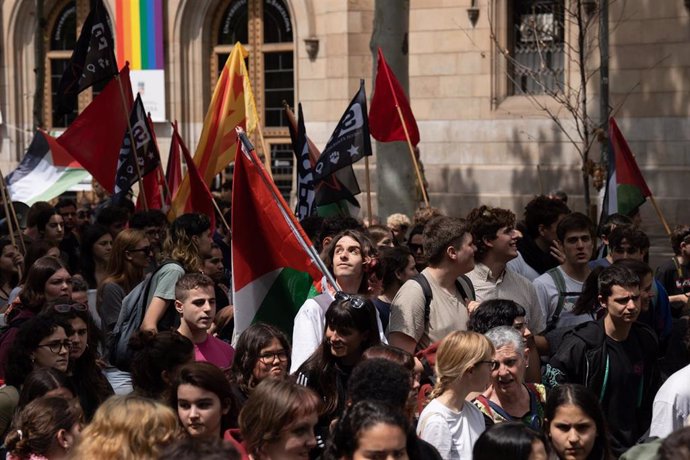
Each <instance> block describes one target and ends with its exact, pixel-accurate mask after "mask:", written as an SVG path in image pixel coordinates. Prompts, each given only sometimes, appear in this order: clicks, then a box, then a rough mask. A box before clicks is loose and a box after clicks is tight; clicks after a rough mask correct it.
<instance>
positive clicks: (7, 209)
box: [0, 173, 18, 247]
mask: <svg viewBox="0 0 690 460" xmlns="http://www.w3.org/2000/svg"><path fill="white" fill-rule="evenodd" d="M0 176H2V173H0ZM0 194H2V205H3V207H4V208H5V221H7V229H8V231H9V232H10V241H12V245H13V246H15V247H18V246H17V240H16V239H15V237H14V230H13V229H12V226H13V225H14V223H13V222H12V216H11V215H10V205H9V204H8V201H7V200H8V195H9V193H7V188H6V187H5V177H4V176H3V177H2V185H1V186H0Z"/></svg>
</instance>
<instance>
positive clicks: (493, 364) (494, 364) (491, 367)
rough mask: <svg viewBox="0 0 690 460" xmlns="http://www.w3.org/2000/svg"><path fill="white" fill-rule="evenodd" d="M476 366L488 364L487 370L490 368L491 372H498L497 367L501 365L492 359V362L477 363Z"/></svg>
mask: <svg viewBox="0 0 690 460" xmlns="http://www.w3.org/2000/svg"><path fill="white" fill-rule="evenodd" d="M477 364H488V365H489V368H490V369H491V370H492V371H495V370H498V366H500V365H501V363H499V362H498V361H496V360H495V359H492V360H490V361H477Z"/></svg>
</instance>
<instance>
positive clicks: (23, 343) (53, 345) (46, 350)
mask: <svg viewBox="0 0 690 460" xmlns="http://www.w3.org/2000/svg"><path fill="white" fill-rule="evenodd" d="M67 328H69V326H67V325H65V324H61V323H59V322H58V321H56V320H55V319H54V318H50V317H47V316H44V315H39V316H36V317H34V318H31V319H29V320H28V321H26V322H25V323H24V324H22V325H21V327H20V328H19V329H18V333H17V337H16V339H15V340H14V343H13V344H12V348H10V350H9V355H8V357H9V359H8V361H7V364H6V367H5V369H4V372H5V386H3V387H2V388H0V433H4V432H5V430H6V429H7V427H8V426H9V423H10V420H11V419H12V414H13V413H14V410H15V408H16V407H17V404H18V403H19V390H21V388H22V385H23V384H24V381H25V380H26V378H27V376H28V375H29V374H30V373H31V371H33V370H34V369H38V368H41V367H52V368H54V369H57V370H59V371H61V372H65V371H66V370H67V366H68V364H69V351H70V347H71V342H70V340H69V338H68V337H67V332H72V331H71V330H69V331H66V329H67Z"/></svg>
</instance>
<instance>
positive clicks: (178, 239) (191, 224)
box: [163, 213, 211, 273]
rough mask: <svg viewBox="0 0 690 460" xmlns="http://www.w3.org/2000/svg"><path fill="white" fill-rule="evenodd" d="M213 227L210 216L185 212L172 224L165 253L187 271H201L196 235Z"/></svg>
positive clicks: (164, 244) (166, 241)
mask: <svg viewBox="0 0 690 460" xmlns="http://www.w3.org/2000/svg"><path fill="white" fill-rule="evenodd" d="M210 228H211V221H210V220H209V218H208V216H205V215H204V214H199V213H189V214H183V215H181V216H180V217H178V218H177V219H175V220H174V221H173V223H172V224H171V225H170V231H169V232H168V235H167V237H166V238H165V242H164V243H163V253H165V255H166V256H167V257H168V258H170V259H173V260H175V261H177V262H179V263H180V265H182V267H184V270H185V272H187V273H189V272H200V271H201V269H202V265H201V264H202V261H201V260H200V258H199V246H198V245H197V243H196V241H195V240H194V238H193V237H194V236H199V235H201V234H203V233H204V232H205V231H207V230H209V229H210Z"/></svg>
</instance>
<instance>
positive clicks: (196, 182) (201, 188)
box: [173, 122, 216, 233]
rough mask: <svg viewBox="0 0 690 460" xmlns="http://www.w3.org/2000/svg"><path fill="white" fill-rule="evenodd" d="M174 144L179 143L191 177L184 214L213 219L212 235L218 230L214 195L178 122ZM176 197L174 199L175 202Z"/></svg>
mask: <svg viewBox="0 0 690 460" xmlns="http://www.w3.org/2000/svg"><path fill="white" fill-rule="evenodd" d="M173 142H177V144H178V145H179V148H180V150H181V151H182V155H183V156H184V161H185V163H187V176H188V177H189V197H188V198H187V201H186V202H185V205H184V212H186V213H187V212H199V213H201V214H206V215H207V216H208V217H209V219H211V233H213V231H214V230H215V228H216V214H215V210H214V208H213V195H211V191H210V190H209V189H208V185H206V182H204V178H203V177H201V174H200V173H199V170H198V169H197V166H196V164H194V160H192V155H190V154H189V150H187V146H186V145H184V141H183V140H182V138H181V137H180V134H179V133H178V132H177V122H175V124H173ZM174 199H175V197H173V200H174Z"/></svg>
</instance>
